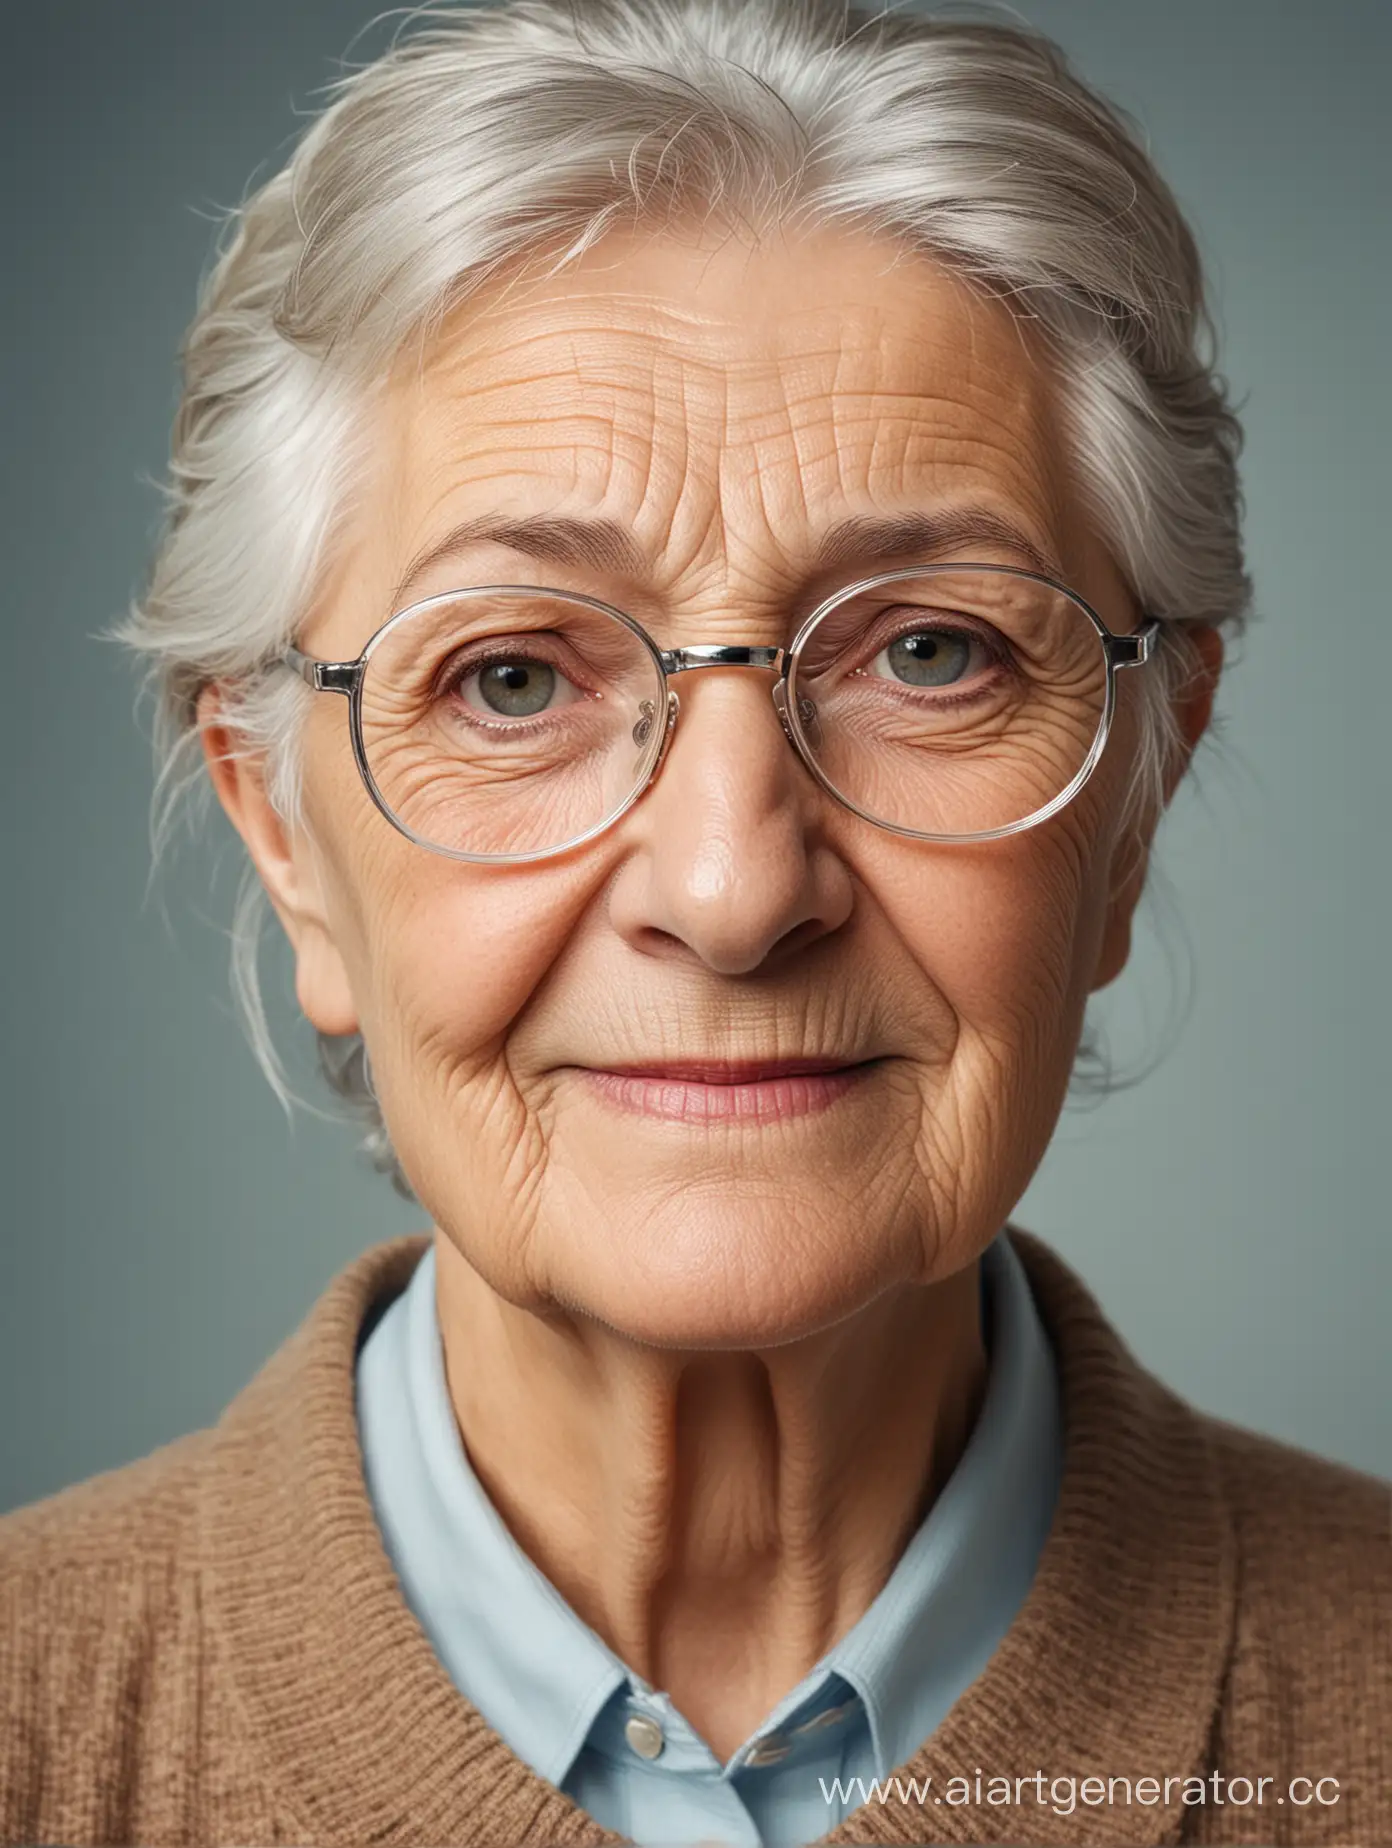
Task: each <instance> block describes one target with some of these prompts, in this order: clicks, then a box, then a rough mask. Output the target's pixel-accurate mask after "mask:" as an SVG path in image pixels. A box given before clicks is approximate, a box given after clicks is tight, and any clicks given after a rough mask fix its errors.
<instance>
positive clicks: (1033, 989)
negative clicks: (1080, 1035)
mask: <svg viewBox="0 0 1392 1848" xmlns="http://www.w3.org/2000/svg"><path fill="white" fill-rule="evenodd" d="M1073 810H1078V812H1077V813H1076V814H1075V813H1074V812H1073ZM1095 837H1096V827H1095V824H1094V823H1093V822H1092V821H1091V820H1090V818H1089V817H1088V816H1087V815H1086V813H1085V812H1084V811H1082V810H1079V809H1078V804H1077V803H1075V804H1073V805H1071V808H1070V809H1068V810H1065V811H1064V812H1063V813H1062V814H1060V815H1058V816H1055V817H1054V818H1053V819H1052V820H1051V821H1049V822H1046V823H1044V824H1042V825H1041V826H1040V827H1038V828H1033V829H1030V830H1028V831H1027V832H1026V833H1024V834H1021V835H1017V836H1011V837H1008V838H1007V839H1005V840H1001V841H983V842H980V843H977V844H972V845H967V846H960V847H945V848H936V847H926V846H925V847H920V846H918V845H916V844H915V843H913V842H910V841H899V840H897V839H895V838H894V837H893V836H890V835H886V836H884V837H883V838H882V839H880V840H876V841H874V842H872V843H870V844H869V845H868V846H867V848H866V849H865V850H864V851H863V852H862V854H861V856H860V858H861V863H862V866H861V876H862V878H863V879H864V880H865V881H866V883H867V885H868V886H869V887H870V889H871V890H872V891H873V892H874V894H875V897H876V900H877V902H878V903H879V905H880V906H881V907H882V908H883V910H884V913H885V916H886V918H887V919H888V921H889V924H890V926H891V928H892V929H893V930H894V932H895V934H896V935H897V936H898V937H899V939H900V941H901V942H902V944H903V945H904V947H905V949H906V950H907V952H908V954H909V956H910V958H911V959H912V961H913V962H914V963H915V964H916V965H917V967H918V968H920V969H921V970H922V971H923V972H924V974H925V975H926V976H927V977H928V978H929V979H930V980H931V981H932V983H933V984H934V986H935V987H936V988H937V989H939V990H940V992H941V993H942V994H943V995H944V997H945V998H946V1000H947V1002H948V1004H949V1006H950V1007H951V1009H952V1012H953V1014H954V1015H955V1016H956V1018H957V1020H958V1023H959V1026H960V1028H961V1030H962V1032H963V1033H964V1034H965V1035H967V1036H968V1037H970V1036H972V1035H976V1036H979V1037H981V1038H983V1039H986V1040H989V1041H991V1042H993V1043H995V1044H1001V1043H1005V1042H1008V1041H1016V1042H1018V1041H1020V1039H1021V1027H1022V1024H1028V1025H1029V1027H1030V1029H1031V1031H1030V1034H1029V1037H1030V1038H1031V1039H1032V1038H1034V1037H1035V1035H1036V1034H1037V1032H1038V1029H1039V1027H1040V1026H1042V1025H1044V1024H1046V1023H1049V1022H1053V1023H1056V1024H1057V1025H1058V1026H1059V1028H1060V1029H1062V1030H1064V1031H1068V1030H1071V1026H1072V1016H1073V1014H1074V1013H1075V1012H1076V1011H1077V1010H1078V1009H1079V1008H1080V1007H1081V1006H1082V1003H1083V1000H1084V999H1085V996H1086V993H1087V977H1088V975H1089V973H1090V971H1091V967H1092V961H1093V959H1094V957H1095V949H1096V937H1097V932H1098V930H1099V928H1100V920H1101V904H1100V902H1099V895H1100V892H1101V890H1102V888H1103V887H1104V885H1105V881H1104V880H1102V879H1101V878H1099V876H1098V868H1099V866H1100V864H1101V861H1102V860H1103V859H1104V858H1105V856H1104V855H1099V854H1098V852H1097V850H1096V838H1095Z"/></svg>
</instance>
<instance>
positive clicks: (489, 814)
mask: <svg viewBox="0 0 1392 1848" xmlns="http://www.w3.org/2000/svg"><path fill="white" fill-rule="evenodd" d="M661 700H662V677H661V671H660V668H659V665H658V663H657V661H656V659H655V658H654V655H653V652H652V650H651V648H650V647H649V645H648V644H647V642H646V641H644V639H643V638H642V637H641V636H640V635H639V634H638V633H637V632H636V630H634V629H633V628H632V627H630V626H629V624H628V623H627V622H625V621H624V619H623V618H622V617H621V616H619V615H618V614H617V613H616V612H613V611H609V610H607V609H605V608H603V607H601V606H599V605H596V604H594V603H592V602H590V601H588V600H587V599H584V598H579V597H573V596H565V595H562V594H560V593H558V592H549V591H538V590H528V589H524V588H519V587H515V586H506V587H503V588H501V589H499V588H491V589H484V590H468V591H460V592H455V593H451V594H450V595H449V596H447V597H435V598H431V599H429V601H427V602H426V603H423V604H418V605H417V606H415V607H414V608H413V609H410V610H407V611H404V612H403V613H402V614H401V615H400V616H398V617H397V618H396V619H395V620H394V621H393V622H391V623H389V624H388V625H387V626H386V628H384V629H383V630H382V631H381V633H380V634H379V635H378V636H377V638H376V639H375V641H374V643H373V645H372V648H371V650H370V652H369V655H368V658H367V662H366V665H365V669H364V673H363V678H362V685H361V695H360V705H359V735H360V738H361V744H362V753H363V758H364V760H365V762H366V765H367V769H368V774H369V777H370V779H371V782H372V784H373V786H374V788H375V791H376V793H377V796H378V798H379V800H380V801H381V802H382V804H383V805H384V807H385V808H386V809H387V810H388V812H389V813H390V814H391V815H392V816H393V817H394V818H395V820H396V821H397V823H398V825H399V826H400V827H402V828H403V829H404V830H405V832H406V833H407V834H409V835H411V836H412V837H413V838H414V839H416V840H418V841H420V842H421V843H422V844H424V845H426V846H431V847H436V848H440V849H443V850H444V851H445V852H447V853H452V854H457V855H459V856H460V857H463V858H478V859H513V858H525V857H527V856H531V855H537V854H542V853H547V852H552V851H554V850H556V849H557V848H560V847H564V846H567V845H569V844H570V843H572V842H575V841H579V840H582V839H584V838H585V837H586V836H587V835H590V834H592V833H594V832H595V831H596V830H597V829H598V828H601V827H603V826H604V824H605V823H606V822H608V821H610V820H612V819H613V817H614V816H615V815H617V814H618V813H619V812H620V810H622V809H623V808H624V807H625V806H626V804H627V803H628V802H629V801H630V800H631V799H632V798H633V796H634V795H635V794H636V792H637V791H638V790H640V789H641V788H642V787H643V785H644V784H645V783H646V781H647V779H648V776H649V774H650V772H651V769H652V766H653V763H654V762H655V760H656V757H657V754H658V752H659V750H660V749H661V745H662V729H663V726H662V723H661V720H662V718H663V717H664V716H665V715H663V714H662V713H661V711H660V703H661Z"/></svg>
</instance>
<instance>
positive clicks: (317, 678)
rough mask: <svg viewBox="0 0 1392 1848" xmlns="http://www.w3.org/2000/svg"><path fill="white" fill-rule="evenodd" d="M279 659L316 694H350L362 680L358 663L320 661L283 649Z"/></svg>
mask: <svg viewBox="0 0 1392 1848" xmlns="http://www.w3.org/2000/svg"><path fill="white" fill-rule="evenodd" d="M280 658H281V660H282V661H283V662H284V663H285V665H286V666H287V667H289V668H293V670H294V671H295V673H297V674H298V675H299V677H300V679H301V680H303V681H304V682H305V683H306V685H307V686H311V687H313V688H314V691H315V692H316V693H352V692H353V691H354V690H355V688H356V687H357V684H358V682H359V681H360V680H361V679H362V664H361V662H358V661H321V660H319V659H318V658H317V656H315V655H307V654H302V653H301V651H300V650H299V649H298V648H286V649H284V650H283V651H282V653H281V657H280Z"/></svg>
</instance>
